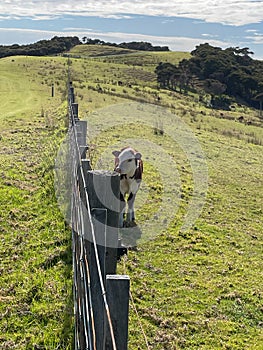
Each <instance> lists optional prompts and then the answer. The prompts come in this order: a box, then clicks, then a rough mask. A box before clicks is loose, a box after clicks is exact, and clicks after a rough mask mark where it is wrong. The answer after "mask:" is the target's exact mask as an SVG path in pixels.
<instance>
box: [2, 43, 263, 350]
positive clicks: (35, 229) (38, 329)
mask: <svg viewBox="0 0 263 350" xmlns="http://www.w3.org/2000/svg"><path fill="white" fill-rule="evenodd" d="M76 50H77V49H76ZM92 50H93V51H92V53H90V54H88V53H87V52H85V53H83V52H79V54H81V55H83V58H79V59H74V58H70V60H69V64H70V72H71V76H70V79H71V80H72V81H73V85H74V87H75V92H76V96H77V102H78V103H79V115H80V118H83V119H87V120H88V125H89V132H88V144H89V145H90V154H89V155H90V158H91V161H92V164H93V166H94V167H95V168H102V167H103V168H108V169H112V167H113V158H111V157H110V154H111V151H112V150H114V149H115V148H116V147H117V148H118V147H119V146H120V145H122V144H123V143H125V145H126V143H128V142H129V144H131V146H134V147H135V148H137V149H138V150H139V151H140V152H141V153H142V155H143V160H144V167H145V170H144V178H143V180H144V184H143V186H142V189H141V190H140V192H138V198H137V199H136V201H137V203H135V209H136V207H137V213H136V218H137V222H138V227H139V229H140V230H141V237H140V239H138V242H137V243H138V246H137V248H136V249H133V250H130V251H129V253H128V256H127V257H124V258H122V260H121V262H120V263H119V265H118V270H119V272H120V273H121V274H128V275H129V276H130V278H131V292H132V296H133V301H134V305H135V307H136V311H135V308H134V306H133V303H131V306H130V323H129V332H130V337H129V349H131V350H132V349H141V350H143V349H147V346H146V342H145V336H146V337H147V341H148V348H150V349H156V350H163V349H169V350H172V349H178V350H182V349H187V350H191V349H196V350H197V349H198V350H200V349H202V350H208V349H211V350H212V349H213V350H214V349H218V350H219V349H237V350H239V349H247V350H250V349H254V350H260V349H262V346H263V329H262V326H263V325H262V316H263V304H262V282H261V280H262V277H263V276H262V274H263V266H262V217H263V215H262V202H263V198H262V193H263V188H262V187H263V186H262V185H263V184H262V173H263V166H262V164H263V159H262V145H263V131H262V121H261V120H260V119H259V118H258V112H257V111H254V110H250V109H248V108H246V107H242V106H237V107H236V110H235V111H229V112H226V111H215V110H211V109H208V108H206V107H204V106H203V105H201V104H199V102H198V99H197V97H196V96H194V95H192V96H186V95H182V94H179V93H178V92H169V91H164V90H161V91H160V90H157V89H156V81H155V78H154V68H155V65H156V64H158V61H159V60H162V61H163V60H164V57H163V56H164V55H165V59H166V60H169V59H170V60H171V62H172V63H174V62H175V61H176V60H178V59H180V58H182V57H184V55H183V54H182V53H158V54H157V53H134V52H132V53H125V54H123V53H122V54H116V55H112V53H111V54H109V51H106V52H105V54H106V55H105V56H102V55H103V52H101V50H102V48H101V47H99V48H98V50H99V51H98V52H97V54H96V47H92ZM94 52H95V53H94ZM72 54H77V53H76V52H74V51H73V52H72ZM178 55H179V56H178ZM186 55H187V54H186ZM144 60H145V64H144ZM67 63H68V59H67V58H61V57H45V58H43V57H41V58H38V57H34V58H33V57H13V58H6V59H2V60H0V72H1V75H0V87H1V92H2V96H3V102H2V109H1V115H0V121H1V125H0V144H1V152H0V160H1V176H0V211H1V217H0V234H1V247H0V249H1V269H0V272H1V277H0V278H1V279H0V284H1V292H0V293H1V294H0V300H1V306H0V329H1V333H0V344H1V345H0V347H1V348H3V349H72V335H73V332H72V325H73V322H72V318H73V314H72V312H73V311H72V295H71V283H72V276H71V233H70V230H69V229H68V227H67V225H65V222H64V218H63V216H62V214H61V213H60V211H59V208H58V206H57V203H56V197H55V194H54V188H53V169H54V160H55V157H56V154H57V150H58V148H59V145H60V143H61V141H62V140H63V139H64V137H65V132H66V127H65V125H66V123H65V120H66V113H67V104H66V82H67V77H68V76H67ZM52 84H54V88H55V96H54V97H51V85H52ZM146 103H150V105H148V104H146ZM155 108H156V110H155ZM155 111H156V113H155ZM240 115H242V116H244V118H245V121H247V122H249V125H247V124H248V123H247V124H246V123H240V122H238V121H237V119H238V117H239V116H240ZM184 130H186V131H187V132H189V135H190V139H191V140H193V142H194V143H195V144H196V145H198V146H200V148H201V150H202V154H201V156H202V157H201V158H200V159H202V160H203V161H204V163H202V164H203V165H202V166H204V165H205V168H204V167H203V170H204V169H207V173H206V172H205V171H203V172H199V170H200V168H199V165H198V166H197V167H196V164H195V163H193V160H192V158H191V157H192V156H191V154H192V153H191V152H194V151H195V150H196V149H192V148H191V147H189V149H187V147H183V146H184V143H183V141H182V140H181V139H180V136H181V134H182V132H183V131H184ZM125 145H124V146H125ZM198 152H199V153H200V151H199V148H198ZM198 155H200V154H198ZM198 164H199V163H198ZM195 167H196V169H195ZM195 171H196V174H197V175H198V174H201V175H203V176H204V178H203V182H202V181H201V180H202V179H200V177H195ZM206 176H207V177H206ZM199 180H200V184H201V185H202V183H203V184H204V187H202V193H200V195H201V197H202V198H203V199H205V201H203V202H202V203H201V204H202V205H203V206H202V205H200V208H199V207H198V208H197V209H196V210H197V211H200V215H198V217H197V219H196V221H195V222H194V224H193V226H192V227H188V228H187V229H182V224H183V222H184V218H185V215H187V213H188V212H189V207H190V206H191V198H192V197H193V195H194V193H195V192H194V191H195V187H196V184H197V182H196V181H199ZM205 185H207V187H206V186H205ZM201 209H202V210H201ZM123 235H124V239H125V240H126V241H127V243H128V244H129V243H130V240H131V237H127V236H125V232H124V233H123ZM142 329H143V331H142ZM143 332H144V333H145V336H144V334H143Z"/></svg>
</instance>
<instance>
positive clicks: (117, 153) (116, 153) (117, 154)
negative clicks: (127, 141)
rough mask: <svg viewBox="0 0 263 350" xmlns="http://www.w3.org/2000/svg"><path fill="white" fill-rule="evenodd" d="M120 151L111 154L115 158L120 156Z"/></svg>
mask: <svg viewBox="0 0 263 350" xmlns="http://www.w3.org/2000/svg"><path fill="white" fill-rule="evenodd" d="M120 153H121V152H120V151H113V152H112V154H113V155H114V156H115V157H119V155H120Z"/></svg>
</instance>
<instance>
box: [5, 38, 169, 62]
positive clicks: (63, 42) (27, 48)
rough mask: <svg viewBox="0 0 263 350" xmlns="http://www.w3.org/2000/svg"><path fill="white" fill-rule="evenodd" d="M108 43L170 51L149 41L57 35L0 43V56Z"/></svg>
mask: <svg viewBox="0 0 263 350" xmlns="http://www.w3.org/2000/svg"><path fill="white" fill-rule="evenodd" d="M81 44H86V45H107V46H115V47H120V48H125V49H132V50H141V51H169V48H168V47H167V46H153V45H152V44H151V43H148V42H143V41H142V42H136V41H133V42H128V43H126V42H123V43H121V44H116V43H107V42H105V41H103V40H100V39H88V38H86V37H84V38H83V39H82V41H81V40H80V39H79V38H78V37H76V36H74V37H58V36H55V37H54V38H52V39H50V40H40V41H37V42H36V43H34V44H27V45H18V44H14V45H0V58H3V57H8V56H17V55H23V56H49V55H58V54H62V53H64V52H67V51H69V50H70V49H71V48H73V47H74V46H76V45H81Z"/></svg>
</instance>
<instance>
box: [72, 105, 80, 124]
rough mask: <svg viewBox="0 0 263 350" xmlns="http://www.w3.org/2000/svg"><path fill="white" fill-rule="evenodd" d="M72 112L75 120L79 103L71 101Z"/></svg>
mask: <svg viewBox="0 0 263 350" xmlns="http://www.w3.org/2000/svg"><path fill="white" fill-rule="evenodd" d="M71 107H72V113H73V117H74V119H75V120H79V105H78V103H75V102H74V103H71Z"/></svg>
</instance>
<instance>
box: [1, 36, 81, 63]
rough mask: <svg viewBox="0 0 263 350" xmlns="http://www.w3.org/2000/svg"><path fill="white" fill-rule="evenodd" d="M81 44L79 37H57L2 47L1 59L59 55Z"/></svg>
mask: <svg viewBox="0 0 263 350" xmlns="http://www.w3.org/2000/svg"><path fill="white" fill-rule="evenodd" d="M79 44H81V42H80V40H79V38H78V37H76V36H74V37H57V36H55V37H54V38H52V39H50V40H40V41H38V42H36V43H34V44H28V45H18V44H14V45H9V46H7V45H1V46H0V58H2V57H7V56H16V55H23V56H24V55H25V56H48V55H57V54H60V53H63V52H65V51H68V50H70V49H71V48H72V47H74V46H76V45H79Z"/></svg>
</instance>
